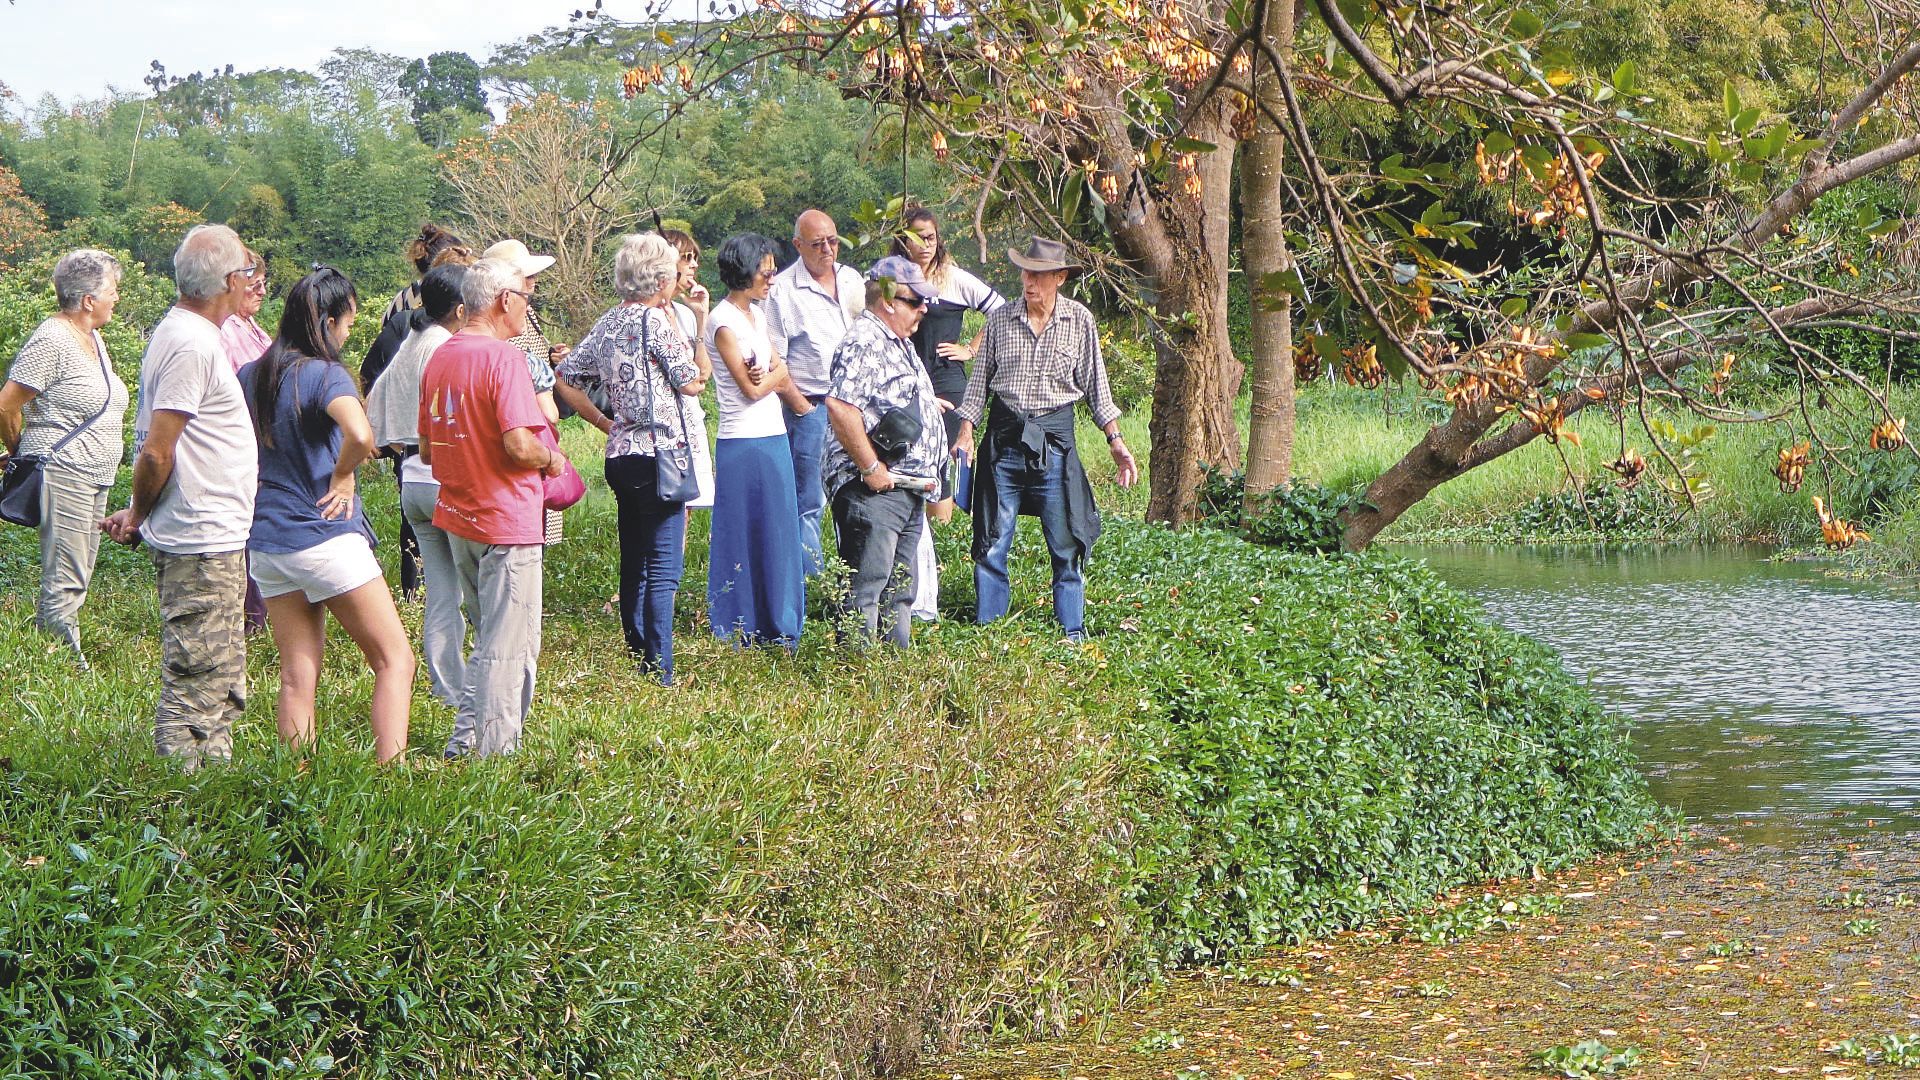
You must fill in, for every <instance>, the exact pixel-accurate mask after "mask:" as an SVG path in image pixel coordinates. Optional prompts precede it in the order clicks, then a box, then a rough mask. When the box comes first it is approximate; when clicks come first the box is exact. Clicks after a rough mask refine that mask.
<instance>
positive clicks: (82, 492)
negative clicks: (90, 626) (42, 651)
mask: <svg viewBox="0 0 1920 1080" xmlns="http://www.w3.org/2000/svg"><path fill="white" fill-rule="evenodd" d="M41 476H42V478H43V479H42V483H41V488H40V602H39V604H38V605H37V606H36V608H35V611H34V616H35V619H36V620H37V621H38V622H39V624H40V629H42V630H45V631H46V632H47V633H49V634H52V635H53V636H54V637H57V638H59V639H60V640H62V641H64V642H66V643H67V644H68V645H69V646H71V647H72V649H73V651H74V652H76V653H77V652H79V651H80V622H79V619H80V605H81V604H84V603H86V602H87V586H88V584H89V583H91V582H92V580H93V565H94V560H95V559H96V558H98V556H99V554H100V519H101V518H103V517H105V516H106V514H107V489H106V488H104V487H102V486H100V485H99V484H96V483H94V482H93V481H92V480H89V479H87V478H86V477H85V476H83V475H81V474H80V473H78V472H75V471H74V470H72V469H67V468H63V467H61V466H59V465H48V466H46V467H45V468H44V469H42V470H41Z"/></svg>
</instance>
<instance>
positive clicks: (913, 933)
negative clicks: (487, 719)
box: [0, 431, 1653, 1078]
mask: <svg viewBox="0 0 1920 1080" xmlns="http://www.w3.org/2000/svg"><path fill="white" fill-rule="evenodd" d="M568 438H569V441H570V444H571V446H572V448H573V449H574V450H575V452H576V455H577V456H578V457H579V458H580V459H581V460H583V461H593V460H596V455H595V452H594V443H595V441H596V439H597V436H593V435H591V434H588V433H584V432H581V431H574V432H570V433H569V436H568ZM1142 445H1144V444H1142ZM585 471H587V472H588V473H589V480H590V483H593V484H594V486H595V490H594V492H593V494H592V495H591V496H590V500H589V503H588V504H587V505H586V506H585V508H584V509H581V510H576V511H573V512H570V513H569V515H568V517H569V520H568V533H569V539H568V540H567V541H566V542H565V543H564V544H563V545H561V546H559V547H557V548H555V549H553V550H552V551H551V553H550V561H549V564H548V570H547V583H548V589H547V603H546V610H547V613H548V615H547V623H546V651H545V654H544V656H543V659H542V666H541V693H540V698H539V701H538V702H537V704H536V706H535V714H534V718H533V721H532V723H531V724H530V725H529V731H528V739H527V746H526V748H525V750H524V752H523V753H521V754H519V755H517V756H516V757H514V758H513V759H511V760H505V761H494V762H482V763H469V764H456V765H452V766H445V765H442V764H441V763H440V762H439V761H438V760H437V757H436V756H434V751H435V750H437V748H438V746H439V744H440V743H441V742H442V741H443V740H444V738H445V736H446V733H447V730H448V728H449V726H450V721H451V716H450V714H449V713H448V712H447V710H445V709H444V708H442V707H440V706H439V705H438V704H437V703H436V702H434V701H432V700H431V698H429V697H428V696H427V695H426V694H425V693H424V691H422V692H421V693H419V694H418V695H417V696H416V699H415V707H414V728H413V735H414V741H415V744H416V746H417V747H420V748H421V752H420V753H417V754H416V755H415V757H414V758H413V759H412V760H411V763H410V765H409V766H408V767H407V768H404V769H401V770H397V771H379V770H376V769H374V768H373V767H372V765H371V761H370V749H371V747H370V737H369V735H368V733H367V731H366V730H365V724H364V720H363V719H361V717H363V716H364V711H365V708H366V702H367V698H368V694H369V692H370V689H371V683H370V679H368V678H367V677H366V675H365V674H364V672H362V671H361V670H360V662H359V660H358V657H357V654H356V653H355V651H354V650H353V649H352V647H351V645H350V644H348V643H347V642H346V641H344V639H341V638H339V637H338V636H337V635H336V638H335V639H334V641H333V642H332V644H331V649H332V651H331V654H330V655H331V659H330V661H329V663H328V666H327V670H326V673H325V675H324V676H323V682H322V685H323V692H322V698H321V701H320V715H321V731H320V740H321V741H320V746H319V747H318V748H317V750H316V751H315V752H313V753H311V754H307V755H294V754H289V753H286V752H283V751H281V750H280V749H279V748H278V747H277V745H276V742H275V739H274V736H273V727H272V720H271V708H272V688H273V685H274V684H273V677H274V656H273V650H272V648H271V646H270V645H266V644H264V643H256V645H255V647H254V648H253V649H252V655H251V657H250V667H251V679H252V683H251V686H252V699H251V701H250V703H249V706H248V711H247V718H246V721H245V723H244V725H243V729H242V731H241V733H240V737H239V739H238V744H237V755H238V760H237V762H236V764H235V765H233V766H231V767H228V768H217V769H211V770H207V771H205V772H203V773H200V774H196V775H194V776H191V777H183V776H181V775H179V774H178V773H176V772H175V771H173V770H172V769H170V768H168V767H167V766H166V765H164V764H163V763H160V762H156V761H155V760H154V759H153V758H152V757H151V754H150V749H149V739H150V735H149V728H148V723H149V716H150V711H151V707H152V701H153V694H154V681H155V680H154V672H155V669H156V665H157V655H156V653H157V643H156V640H155V622H156V615H155V611H154V603H153V600H152V590H151V574H150V571H148V570H147V569H146V568H145V566H144V564H143V561H142V557H141V556H140V555H139V554H138V553H135V552H127V551H121V550H113V551H110V552H108V553H107V554H106V558H105V559H103V566H102V568H101V571H100V574H99V577H98V579H97V585H96V589H95V592H94V595H93V597H92V599H91V600H90V601H89V604H88V607H87V609H86V611H85V613H84V614H83V627H84V634H85V636H86V639H87V641H88V643H89V645H90V647H91V651H92V655H93V659H94V664H95V670H94V672H93V673H92V674H90V675H85V676H81V675H77V674H76V673H75V672H74V670H73V669H72V667H71V666H70V665H69V663H68V661H67V660H66V659H65V658H64V657H63V656H62V655H61V654H60V653H59V651H58V650H57V649H55V648H53V647H51V646H50V645H49V644H48V643H47V642H46V641H45V640H44V639H42V638H40V637H38V636H37V635H35V634H34V633H33V632H32V630H31V629H30V621H31V595H32V580H33V576H34V569H33V567H34V561H35V551H34V546H33V543H32V541H33V537H32V536H31V534H29V533H27V532H26V531H25V530H20V529H7V530H5V531H4V533H0V580H4V582H5V584H6V585H7V587H8V588H7V597H6V599H5V600H0V670H4V671H5V672H6V673H7V674H6V690H7V694H8V697H9V699H10V700H11V702H12V704H13V707H12V708H10V709H7V710H5V711H4V713H3V714H0V905H4V910H5V917H4V918H0V1072H3V1073H8V1074H12V1073H25V1074H28V1075H50V1074H60V1075H70V1076H87V1077H116V1078H117V1077H129V1076H132V1077H140V1076H161V1075H168V1076H178V1077H205V1078H213V1077H227V1076H262V1077H264V1076H274V1077H282V1076H284V1077H307V1076H333V1075H353V1076H406V1077H413V1076H462V1077H529V1076H539V1077H544V1076H575V1077H586V1076H599V1077H629V1076H660V1077H667V1076H672V1077H687V1076H714V1077H721V1076H726V1077H731V1076H738V1075H743V1074H746V1073H749V1072H751V1071H755V1070H769V1071H771V1072H773V1073H776V1074H780V1075H803V1076H847V1075H874V1074H879V1075H887V1074H893V1073H898V1072H900V1071H902V1070H905V1069H907V1068H909V1067H911V1065H912V1063H913V1062H914V1061H915V1060H916V1058H918V1057H919V1056H920V1055H921V1054H923V1053H924V1052H926V1051H928V1050H934V1051H947V1050H951V1049H952V1048H954V1047H957V1046H961V1045H964V1044H967V1043H970V1042H974V1041H977V1040H981V1039H984V1038H986V1037H988V1036H991V1035H994V1034H1018V1033H1047V1032H1058V1031H1060V1030H1063V1029H1064V1028H1065V1027H1066V1026H1067V1025H1068V1024H1069V1023H1070V1022H1071V1021H1072V1020H1073V1019H1075V1018H1076V1017H1081V1016H1084V1015H1087V1014H1088V1013H1089V1012H1090V1011H1092V1010H1096V1009H1098V1008H1100V1007H1101V1006H1102V1004H1103V1003H1105V1002H1107V1001H1110V1000H1112V999H1113V998H1114V997H1115V996H1116V995H1119V994H1121V993H1123V992H1124V991H1125V990H1126V988H1127V987H1129V986H1130V985H1133V984H1135V983H1136V982H1137V980H1138V979H1140V978H1141V977H1143V976H1146V975H1150V974H1151V973H1153V972H1154V971H1156V970H1159V969H1161V968H1163V967H1164V966H1165V965H1167V964H1169V963H1174V962H1179V961H1182V960H1186V959H1190V958H1193V957H1195V956H1210V955H1220V954H1232V953H1238V952H1240V951H1243V950H1246V949H1250V948H1254V947H1257V946H1261V945H1265V944H1268V943H1273V942H1280V941H1288V940H1295V939H1298V938H1300V937H1302V936H1305V935H1311V934H1318V933H1324V932H1327V931H1330V930H1332V929H1335V928H1338V927H1342V926H1348V925H1355V924H1358V923H1362V922H1365V921H1368V920H1370V919H1373V918H1375V917H1377V916H1381V915H1384V914H1388V913H1391V912H1393V911H1396V910H1400V909H1403V908H1406V907H1409V906H1415V905H1418V904H1421V903H1424V902H1425V900H1426V899H1427V898H1428V897H1430V896H1431V895H1432V894H1434V893H1435V892H1437V891H1439V890H1441V889H1444V888H1446V887H1448V886H1450V885H1453V884H1457V883H1460V882H1463V881H1470V880H1478V879H1480V878H1484V877H1487V876H1489V875H1505V874H1514V873H1521V872H1526V871H1529V870H1531V869H1533V868H1535V867H1539V868H1544V869H1549V870H1550V869H1552V868H1555V867H1558V866H1563V865H1566V864H1568V863H1569V862H1571V861H1572V860H1575V859H1578V858H1581V857H1583V856H1586V855H1589V854H1592V853H1595V852H1599V851H1604V850H1609V849H1614V848H1618V847H1621V846H1624V845H1627V844H1630V843H1632V842H1634V841H1635V840H1637V839H1638V838H1640V837H1641V836H1642V835H1644V832H1643V830H1644V828H1645V826H1646V824H1647V822H1648V821H1649V820H1650V818H1651V817H1652V816H1653V810H1652V807H1651V806H1650V805H1649V803H1648V800H1647V798H1646V795H1645V789H1644V786H1643V785H1642V784H1641V782H1640V780H1639V778H1638V776H1637V774H1636V773H1635V772H1634V770H1633V767H1632V763H1631V761H1630V758H1629V754H1628V751H1627V749H1626V741H1625V736H1624V732H1623V730H1622V727H1621V725H1620V723H1619V722H1618V721H1617V720H1615V719H1612V718H1609V717H1606V716H1604V715H1602V714H1601V713H1599V712H1598V711H1597V710H1596V709H1595V708H1594V707H1593V706H1592V705H1591V703H1590V702H1588V700H1587V699H1586V697H1585V695H1584V693H1583V692H1582V691H1581V690H1580V689H1579V688H1578V687H1577V686H1576V685H1575V684H1573V683H1572V682H1571V681H1570V680H1568V679H1567V678H1566V677H1565V675H1564V674H1562V673H1561V671H1560V669H1559V667H1558V665H1557V662H1556V661H1554V659H1553V658H1552V657H1551V656H1550V655H1548V654H1547V653H1545V652H1544V650H1541V649H1539V648H1538V647H1537V646H1533V645H1531V644H1530V643H1527V642H1524V641H1522V640H1520V639H1517V638H1515V637H1513V636H1511V635H1508V634H1505V633H1503V632H1501V631H1498V630H1496V629H1494V628H1492V627H1491V626H1489V625H1488V624H1487V623H1486V622H1485V621H1484V620H1483V619H1482V618H1481V617H1480V615H1479V614H1478V609H1477V607H1475V606H1474V605H1472V604H1470V603H1468V602H1466V601H1464V600H1463V599H1461V598H1460V597H1458V596H1457V595H1455V594H1453V593H1451V592H1449V591H1447V590H1446V589H1444V588H1442V587H1441V586H1439V585H1438V584H1437V583H1436V582H1435V581H1434V580H1433V579H1432V578H1431V577H1430V576H1428V575H1427V574H1426V573H1425V572H1424V571H1423V570H1421V569H1419V568H1417V567H1415V566H1413V565H1411V564H1408V563H1405V562H1403V561H1400V560H1396V559H1393V558H1391V557H1382V556H1374V557H1368V558H1364V559H1331V560H1328V559H1320V558H1315V557H1311V556H1287V555H1281V554H1277V553H1274V552H1269V551H1264V550H1260V549H1256V548H1253V547H1250V546H1248V545H1245V544H1242V543H1240V542H1239V541H1237V540H1234V539H1232V538H1231V537H1228V536H1225V535H1223V534H1212V533H1188V534H1182V535H1175V534H1169V533H1166V532H1163V531H1160V530H1157V529H1153V528H1149V527H1146V526H1142V525H1139V524H1136V523H1130V522H1128V521H1125V520H1116V521H1114V522H1113V523H1112V525H1111V527H1110V530H1109V534H1108V536H1107V537H1106V538H1105V539H1104V540H1103V541H1102V547H1101V549H1100V551H1099V552H1098V554H1097V556H1096V561H1095V564H1094V566H1093V567H1092V586H1093V587H1092V590H1091V593H1090V609H1091V611H1092V613H1093V619H1092V628H1093V629H1094V631H1095V633H1096V635H1097V637H1096V642H1095V644H1094V645H1093V646H1092V647H1089V648H1085V649H1076V648H1072V647H1069V646H1067V645H1065V644H1063V643H1061V642H1059V641H1058V640H1057V639H1056V635H1055V633H1054V631H1053V629H1052V627H1051V625H1050V621H1049V619H1048V613H1047V609H1046V590H1045V586H1044V582H1043V581H1042V580H1040V578H1039V577H1038V576H1036V575H1043V574H1044V567H1045V561H1046V560H1045V557H1044V552H1043V550H1042V549H1041V547H1040V544H1039V542H1038V537H1037V535H1034V534H1032V533H1025V534H1023V537H1022V540H1021V546H1020V548H1019V550H1018V552H1017V555H1016V558H1017V565H1018V566H1019V567H1020V568H1021V569H1022V570H1023V571H1024V573H1025V576H1024V577H1023V578H1022V580H1021V581H1020V582H1019V583H1018V592H1017V598H1016V605H1017V610H1016V617H1015V618H1013V619H1011V620H1009V621H1008V622H1006V623H1003V624H1001V625H998V626H996V627H993V628H990V629H979V628H973V627H968V626H964V625H962V624H960V622H958V621H957V620H950V621H948V622H947V623H945V624H943V625H941V626H940V627H939V628H938V629H937V630H933V631H931V632H927V633H925V634H924V635H923V638H922V643H921V647H920V648H918V649H916V650H915V651H914V652H912V653H911V654H906V655H901V654H898V653H894V652H891V651H886V650H882V651H876V652H874V653H872V654H869V655H865V656H854V655H849V654H847V653H844V652H842V651H840V650H838V649H836V648H835V647H834V645H833V643H832V641H831V638H830V635H829V633H828V629H827V627H826V625H825V621H824V620H815V621H814V622H813V623H811V624H810V628H809V631H808V635H807V639H806V641H805V642H804V643H803V645H802V647H801V648H800V650H799V652H798V654H797V655H795V656H792V657H787V656H785V655H781V654H770V653H764V652H760V653H740V652H736V651H733V650H731V649H727V648H723V647H721V646H720V645H718V644H717V643H715V642H714V641H713V640H712V639H711V637H710V636H708V635H707V634H706V632H705V624H704V612H703V609H704V602H703V597H704V563H705V556H704V547H703V544H702V542H701V541H700V540H699V539H698V533H699V530H697V529H696V530H695V534H696V539H695V542H694V544H693V545H692V547H691V548H690V552H689V573H688V579H687V582H686V587H685V591H684V592H683V593H682V597H683V602H682V605H681V625H680V634H681V637H680V640H679V642H678V652H679V656H678V658H677V665H676V666H677V667H678V669H679V671H680V672H681V674H682V676H683V680H684V684H683V685H682V686H681V687H680V688H678V689H675V690H671V691H669V690H663V689H661V688H659V687H656V686H653V685H650V684H649V683H648V682H647V681H646V680H644V679H641V678H639V677H637V676H636V675H634V674H632V673H631V672H630V671H629V669H628V665H627V664H626V663H625V662H624V661H623V660H622V659H621V656H620V650H619V647H618V644H617V642H618V635H617V632H616V630H615V628H614V625H613V620H612V618H611V616H610V615H609V614H607V613H606V611H605V607H606V601H607V598H608V595H609V593H610V592H611V590H612V584H613V580H614V575H613V567H614V561H615V556H614V551H615V545H614V543H613V521H612V516H613V515H612V512H611V503H610V501H609V499H608V497H607V495H606V493H605V491H604V489H603V488H601V487H599V486H598V483H597V475H596V474H597V470H596V469H588V470H585ZM367 487H368V489H369V490H368V491H367V494H368V496H369V502H370V504H371V505H372V508H373V510H374V513H375V516H376V518H377V526H378V528H379V529H380V531H381V533H382V535H391V531H392V528H391V526H392V520H393V513H394V511H393V502H394V500H393V497H392V493H391V490H390V487H389V485H388V484H385V483H377V484H376V483H374V482H373V480H372V478H371V476H369V477H368V478H367ZM965 542H966V535H965V526H964V524H961V525H956V526H954V527H952V528H949V529H947V530H944V531H943V532H942V533H941V535H940V543H941V547H942V552H943V559H944V560H945V562H946V563H947V565H948V567H949V570H948V577H947V581H948V584H949V586H950V587H949V589H948V591H947V595H946V601H947V603H948V604H949V605H950V610H951V611H952V612H955V613H957V612H961V611H964V610H965V609H966V608H967V607H968V606H969V605H970V603H971V592H972V589H971V582H970V580H969V578H970V575H969V574H968V573H967V572H966V568H965V564H964V548H965ZM386 554H387V555H388V557H389V558H391V553H390V552H387V553H386ZM404 614H405V617H406V618H407V619H408V620H409V621H410V623H412V622H415V621H416V620H417V617H418V612H417V611H414V610H409V611H406V612H405V613H404Z"/></svg>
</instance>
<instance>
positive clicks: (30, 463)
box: [0, 336, 113, 529]
mask: <svg viewBox="0 0 1920 1080" xmlns="http://www.w3.org/2000/svg"><path fill="white" fill-rule="evenodd" d="M94 347H95V348H97V349H99V351H100V384H101V387H102V388H103V389H104V390H105V391H106V400H104V401H102V402H101V403H100V411H99V412H97V413H94V414H93V415H92V416H90V417H88V418H87V420H86V422H85V423H83V424H80V425H79V426H77V427H75V428H74V429H73V430H72V431H69V432H67V433H66V434H65V435H62V436H61V437H60V441H59V442H57V443H54V444H53V445H52V446H50V447H48V448H47V452H46V453H44V454H32V455H29V456H25V457H22V456H21V455H19V454H15V455H13V456H12V457H9V458H7V463H6V467H5V475H4V476H3V477H0V521H10V522H12V523H14V524H15V525H25V526H26V527H27V528H29V529H37V528H39V527H40V490H41V488H42V487H44V486H45V485H46V479H47V478H46V467H47V462H49V461H52V460H53V457H54V455H55V454H58V453H59V452H60V450H61V448H62V447H64V446H66V445H67V444H68V443H70V442H72V441H73V440H74V437H75V436H77V435H79V434H80V433H81V432H83V431H85V430H87V429H88V428H90V427H92V426H93V425H94V422H95V421H97V420H99V419H100V418H101V417H103V416H105V415H107V410H108V409H110V408H112V407H113V378H112V376H110V375H108V374H107V349H106V346H105V345H102V344H101V343H100V340H99V338H98V337H97V336H96V337H95V338H94Z"/></svg>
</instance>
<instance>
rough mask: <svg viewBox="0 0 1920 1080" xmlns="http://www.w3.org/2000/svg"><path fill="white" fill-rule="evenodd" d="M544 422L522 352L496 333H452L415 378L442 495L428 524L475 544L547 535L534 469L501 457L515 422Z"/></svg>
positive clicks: (538, 426)
mask: <svg viewBox="0 0 1920 1080" xmlns="http://www.w3.org/2000/svg"><path fill="white" fill-rule="evenodd" d="M546 426H547V417H546V414H545V413H542V412H541V411H540V402H539V401H538V400H536V399H535V398H534V396H533V379H532V378H531V377H530V376H529V375H528V374H527V357H526V354H525V353H522V352H521V351H520V350H519V349H516V348H514V347H513V346H512V345H510V344H508V343H506V342H504V341H501V340H499V339H497V338H490V337H485V336H482V335H479V334H464V333H463V334H455V335H454V336H453V337H452V338H450V339H448V340H447V342H446V344H444V345H442V346H440V347H439V348H438V349H435V350H434V352H433V356H432V357H431V358H429V359H428V360H427V367H426V370H425V371H424V372H422V373H421V376H420V433H421V435H422V436H423V437H425V438H426V439H427V440H429V441H430V442H431V444H432V447H433V449H432V451H431V456H432V458H433V461H432V467H433V477H434V479H436V480H438V481H440V500H439V503H438V504H437V505H436V506H435V507H434V510H433V523H434V524H435V525H438V526H439V527H440V528H442V529H445V530H447V531H448V532H450V533H453V534H454V535H455V536H460V537H464V538H466V539H468V540H472V541H474V542H475V543H479V544H538V543H541V542H543V541H544V540H545V539H546V517H545V514H544V502H545V497H544V494H543V492H544V490H545V488H544V485H543V484H542V483H541V480H540V470H538V469H523V468H521V467H520V466H518V465H515V464H514V463H513V460H512V459H511V458H509V457H507V449H506V445H505V442H504V438H505V435H506V433H507V432H509V431H512V430H513V429H514V428H533V429H534V430H536V431H538V430H539V429H541V428H544V427H546Z"/></svg>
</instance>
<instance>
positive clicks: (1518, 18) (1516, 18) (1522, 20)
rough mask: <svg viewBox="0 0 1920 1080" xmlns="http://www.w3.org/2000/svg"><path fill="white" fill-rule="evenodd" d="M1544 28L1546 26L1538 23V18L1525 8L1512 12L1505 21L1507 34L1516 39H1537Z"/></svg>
mask: <svg viewBox="0 0 1920 1080" xmlns="http://www.w3.org/2000/svg"><path fill="white" fill-rule="evenodd" d="M1546 28H1547V24H1546V23H1543V22H1541V21H1540V16H1538V15H1535V14H1534V13H1533V12H1531V11H1528V10H1526V9H1525V8H1522V9H1521V10H1519V11H1516V12H1514V13H1513V16H1512V17H1511V18H1509V19H1508V20H1507V33H1509V34H1512V35H1513V36H1514V37H1516V38H1530V37H1537V36H1538V35H1539V34H1540V32H1541V31H1542V30H1545V29H1546Z"/></svg>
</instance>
